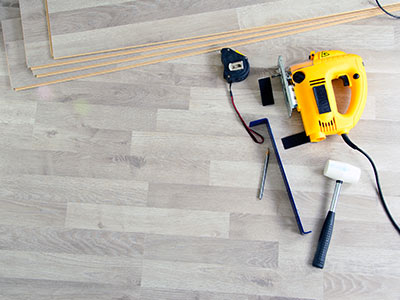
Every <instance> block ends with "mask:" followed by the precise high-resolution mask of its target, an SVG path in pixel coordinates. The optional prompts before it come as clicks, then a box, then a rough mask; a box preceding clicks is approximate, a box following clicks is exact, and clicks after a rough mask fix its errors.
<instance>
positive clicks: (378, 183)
mask: <svg viewBox="0 0 400 300" xmlns="http://www.w3.org/2000/svg"><path fill="white" fill-rule="evenodd" d="M342 138H343V140H344V141H345V143H346V144H347V145H349V146H350V147H351V148H353V149H354V150H357V151H359V152H361V153H362V154H363V155H364V156H365V157H366V158H367V159H368V160H369V162H370V163H371V165H372V168H373V169H374V174H375V180H376V186H377V188H378V194H379V199H380V200H381V203H382V206H383V209H384V210H385V213H386V215H387V216H388V218H389V220H390V222H391V223H392V224H393V226H394V228H395V229H396V230H397V232H398V233H400V227H399V225H398V224H397V223H396V221H395V220H394V218H393V216H392V214H391V213H390V211H389V208H388V206H387V204H386V201H385V198H383V193H382V188H381V184H380V182H379V176H378V169H377V168H376V166H375V163H374V161H373V160H372V158H371V157H370V156H369V155H368V154H367V153H366V152H365V151H364V150H362V149H360V148H359V147H358V146H357V145H356V144H354V143H353V142H352V141H351V140H350V138H349V137H348V136H347V134H342Z"/></svg>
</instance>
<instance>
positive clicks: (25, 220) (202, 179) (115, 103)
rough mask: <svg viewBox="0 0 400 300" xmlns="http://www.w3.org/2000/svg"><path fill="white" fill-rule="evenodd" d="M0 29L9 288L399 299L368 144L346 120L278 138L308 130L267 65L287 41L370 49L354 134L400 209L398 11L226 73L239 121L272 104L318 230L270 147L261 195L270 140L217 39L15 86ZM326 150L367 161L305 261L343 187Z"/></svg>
mask: <svg viewBox="0 0 400 300" xmlns="http://www.w3.org/2000/svg"><path fill="white" fill-rule="evenodd" d="M280 3H281V4H286V5H287V7H289V8H290V9H288V14H289V15H290V14H292V15H296V14H298V10H299V9H300V8H298V7H297V6H296V5H295V4H293V2H292V1H280ZM360 3H364V4H365V6H367V5H370V4H369V3H368V1H361V2H360ZM0 5H2V6H1V12H2V14H0V16H1V17H2V18H3V17H4V18H14V17H17V16H16V15H15V8H16V5H15V3H14V2H12V1H0ZM270 5H271V4H268V3H267V4H265V5H259V6H257V7H254V8H252V9H246V10H238V15H237V18H238V19H237V22H238V24H239V25H240V26H254V25H257V24H260V23H261V22H262V16H263V14H264V10H270V9H271V7H270ZM324 7H325V8H326V7H328V4H324ZM304 9H305V8H303V11H304ZM334 9H335V8H333V7H332V10H333V11H334ZM5 11H8V12H9V14H4V15H3V12H5ZM325 13H329V10H328V9H325ZM276 21H277V20H271V22H276ZM278 21H279V20H278ZM1 43H2V44H1V47H0V49H1V50H0V90H1V93H0V94H1V96H0V103H1V105H0V133H1V137H2V138H1V140H0V154H1V155H0V299H2V300H3V299H5V300H22V299H24V300H26V299H44V300H50V299H51V300H66V299H79V300H89V299H90V300H92V299H100V300H103V299H104V300H106V299H107V300H111V299H112V300H116V299H119V300H122V299H123V300H133V299H135V300H136V299H141V300H142V299H144V300H150V299H151V300H153V299H162V300H164V299H165V300H167V299H168V300H180V299H182V300H183V299H184V300H195V299H201V300H205V299H217V300H219V299H229V300H239V299H240V300H244V299H247V300H267V299H268V300H272V299H285V300H293V299H328V300H330V299H340V300H342V299H351V300H353V299H362V300H364V299H373V300H375V299H388V300H389V299H390V300H392V299H399V297H398V295H399V294H400V288H399V284H398V282H399V279H400V260H399V259H398V257H399V254H400V250H399V237H398V234H397V233H396V232H395V231H394V230H393V228H392V227H391V225H390V223H389V221H388V220H387V218H386V216H385V215H384V212H383V209H382V207H381V205H380V203H379V201H378V198H377V195H376V190H375V186H374V181H373V174H372V170H371V168H370V166H369V165H368V162H367V161H366V160H365V159H364V158H363V157H362V156H361V155H360V154H358V153H356V152H354V151H353V150H351V149H350V148H349V147H347V146H346V145H345V144H344V143H343V142H342V141H341V139H340V138H339V137H330V138H328V139H327V140H326V141H323V142H321V143H318V144H313V145H311V144H310V145H304V146H301V147H298V148H295V149H291V150H287V151H285V150H283V149H282V148H281V146H280V142H279V139H280V138H281V137H283V136H286V135H288V134H292V133H297V132H299V131H301V130H302V124H301V120H300V116H299V114H298V113H294V115H293V117H292V119H288V118H287V113H286V107H285V104H284V103H283V95H282V93H281V92H280V87H279V82H278V79H277V78H276V79H274V80H273V82H272V84H273V89H274V91H275V92H276V93H275V95H276V98H275V100H276V104H275V105H273V106H271V107H262V106H261V104H260V98H259V97H260V96H259V91H258V82H257V79H258V78H260V77H262V76H265V75H268V74H269V73H270V72H272V68H273V67H274V66H275V65H276V60H277V56H278V55H279V54H282V55H283V56H284V58H285V60H286V61H287V62H288V64H291V63H295V62H301V61H303V60H304V59H306V58H307V56H308V53H309V52H310V51H311V50H317V51H318V50H325V49H338V50H343V51H346V52H350V53H357V54H359V55H360V56H362V57H363V59H364V62H365V66H366V69H367V76H368V86H369V94H368V101H367V105H366V109H365V112H364V114H363V116H362V119H361V120H360V122H359V123H358V124H357V126H356V127H355V128H354V129H353V130H352V131H351V132H350V137H351V138H352V140H354V142H355V143H357V144H358V145H359V146H360V147H362V148H363V149H365V150H366V151H367V152H368V153H369V154H370V155H371V156H372V157H373V158H374V159H375V161H376V164H377V165H378V168H379V170H380V177H381V183H382V187H383V191H384V193H385V196H386V199H387V202H388V205H389V206H390V208H391V210H392V213H393V215H394V216H395V217H397V219H398V218H399V217H398V216H400V205H399V203H400V197H399V194H398V178H399V175H400V162H399V160H398V155H399V150H398V145H399V142H400V130H399V125H400V117H399V114H398V111H399V110H400V104H399V103H400V102H399V101H398V97H399V96H398V95H399V94H400V86H399V85H398V84H397V83H398V82H399V80H400V72H399V70H400V60H399V58H398V52H399V50H400V23H399V22H398V21H396V20H394V19H391V18H389V17H387V16H380V17H376V18H372V19H368V20H364V21H359V22H355V23H352V24H347V25H340V26H337V27H335V28H329V29H324V30H316V31H313V32H308V33H304V34H301V35H297V36H292V37H287V38H283V39H277V40H272V41H268V42H265V43H259V44H255V45H251V46H246V47H242V48H240V49H238V50H239V51H241V52H243V53H245V54H246V55H248V57H249V60H250V63H251V66H252V72H251V74H250V76H249V78H248V79H247V80H246V81H244V82H242V83H238V84H234V86H233V92H234V94H235V98H236V103H237V106H238V108H239V110H240V111H241V112H242V113H243V116H244V118H245V120H246V121H251V120H255V119H259V118H263V117H268V118H269V119H270V121H271V125H272V127H273V130H274V133H275V136H276V138H277V140H278V145H279V147H280V150H281V155H282V159H283V161H284V163H285V167H286V170H287V173H288V175H289V180H290V183H291V185H292V189H293V191H294V196H295V199H296V203H297V205H298V208H299V210H300V215H301V218H302V221H303V223H304V227H305V229H307V230H312V231H313V233H311V234H310V235H306V236H301V235H300V234H299V233H298V231H297V227H296V223H295V220H294V217H293V214H292V211H291V206H290V203H289V201H288V199H287V196H286V192H285V187H284V184H283V181H282V179H281V177H280V173H279V169H278V166H277V164H276V160H275V158H274V156H272V157H271V162H270V166H269V169H268V177H267V184H266V190H265V197H264V199H263V200H262V201H258V200H257V192H258V184H259V180H260V175H261V168H262V164H263V158H264V153H265V150H266V147H271V145H270V143H269V142H268V141H267V142H266V143H265V144H264V145H263V146H259V145H256V144H254V143H253V142H252V140H251V139H250V138H249V137H248V136H247V135H246V132H245V131H244V130H243V128H242V127H241V124H240V122H239V121H238V119H237V117H236V116H235V114H234V112H233V111H232V107H231V104H230V102H229V99H228V94H227V86H226V84H225V82H224V81H223V79H222V66H221V64H220V57H219V54H218V53H211V54H208V55H201V56H198V57H191V58H186V59H181V60H177V61H171V62H169V63H161V64H157V65H152V66H147V67H143V68H138V69H133V70H127V71H124V72H119V73H114V74H107V75H104V76H97V77H93V78H87V79H81V80H78V81H74V82H67V83H63V84H57V85H52V86H45V87H41V88H38V89H34V90H29V91H22V92H14V91H12V90H11V89H10V82H9V77H8V66H7V61H6V59H5V50H4V45H3V42H2V41H1ZM259 131H260V133H262V134H263V135H265V136H266V131H265V129H263V128H259ZM327 159H336V160H341V161H345V162H348V163H351V164H354V165H356V166H358V167H360V168H361V169H362V174H361V179H360V182H359V183H357V184H353V185H344V187H343V190H342V193H341V196H340V199H339V203H338V207H337V219H336V223H335V229H334V235H333V239H332V242H331V246H330V250H329V254H328V258H327V263H326V266H325V268H324V269H323V270H319V269H315V268H313V267H312V266H311V261H312V258H313V255H314V251H315V247H316V242H317V239H318V235H319V231H320V228H321V225H322V222H323V219H324V217H325V215H326V211H327V209H328V207H329V202H330V199H331V195H332V192H333V187H334V182H333V181H332V180H329V179H328V178H325V177H324V176H323V175H322V169H323V166H324V164H325V162H326V160H327Z"/></svg>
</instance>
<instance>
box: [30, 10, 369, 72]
mask: <svg viewBox="0 0 400 300" xmlns="http://www.w3.org/2000/svg"><path fill="white" fill-rule="evenodd" d="M371 13H373V12H367V13H366V14H371ZM344 19H347V18H344ZM337 20H343V17H337V18H333V21H337ZM329 22H331V21H316V22H311V23H306V24H303V25H296V26H292V27H288V28H283V29H276V30H272V31H269V32H267V33H265V32H260V33H254V34H250V35H246V36H244V37H235V38H230V39H226V40H223V41H216V42H209V43H205V44H200V45H193V46H188V47H183V48H178V49H172V50H167V51H162V52H155V53H151V54H145V55H139V56H134V57H128V58H123V59H117V60H111V61H106V62H102V63H98V64H93V65H87V66H83V67H76V68H69V69H63V70H59V71H55V72H48V73H42V74H37V75H36V77H38V78H43V77H49V76H54V75H59V74H65V73H71V72H77V71H81V70H86V69H93V68H99V67H104V66H109V65H113V64H118V63H124V62H130V61H135V60H142V59H147V58H152V57H157V56H164V55H168V54H173V53H178V52H184V51H189V50H197V49H199V48H204V47H209V46H216V45H219V44H221V43H230V42H236V41H240V40H247V39H251V38H257V37H261V36H265V35H266V34H274V33H280V32H285V31H289V30H296V29H299V28H304V27H308V26H315V25H319V24H325V23H329Z"/></svg>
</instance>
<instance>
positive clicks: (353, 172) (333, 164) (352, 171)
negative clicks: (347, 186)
mask: <svg viewBox="0 0 400 300" xmlns="http://www.w3.org/2000/svg"><path fill="white" fill-rule="evenodd" d="M324 175H325V176H326V177H329V178H332V179H334V180H341V181H343V182H346V183H356V182H357V181H358V180H359V179H360V175H361V170H360V169H359V168H357V167H355V166H352V165H350V164H347V163H344V162H340V161H336V160H328V161H327V162H326V165H325V169H324Z"/></svg>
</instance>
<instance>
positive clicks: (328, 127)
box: [319, 118, 337, 133]
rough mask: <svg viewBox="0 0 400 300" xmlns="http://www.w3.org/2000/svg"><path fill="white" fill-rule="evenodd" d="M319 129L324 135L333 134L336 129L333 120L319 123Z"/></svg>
mask: <svg viewBox="0 0 400 300" xmlns="http://www.w3.org/2000/svg"><path fill="white" fill-rule="evenodd" d="M319 128H320V129H321V132H324V133H330V132H335V131H336V129H337V128H336V121H335V118H333V119H332V120H331V121H330V122H322V121H319Z"/></svg>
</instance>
